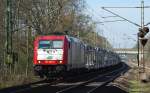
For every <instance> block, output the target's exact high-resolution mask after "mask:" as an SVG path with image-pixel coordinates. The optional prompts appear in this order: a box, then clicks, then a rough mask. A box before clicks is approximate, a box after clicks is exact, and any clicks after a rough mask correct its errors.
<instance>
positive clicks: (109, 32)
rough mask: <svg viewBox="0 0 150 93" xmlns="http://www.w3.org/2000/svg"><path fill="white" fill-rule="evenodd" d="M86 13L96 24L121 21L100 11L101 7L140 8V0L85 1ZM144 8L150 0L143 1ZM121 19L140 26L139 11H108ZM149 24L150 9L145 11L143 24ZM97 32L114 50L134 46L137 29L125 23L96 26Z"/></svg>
mask: <svg viewBox="0 0 150 93" xmlns="http://www.w3.org/2000/svg"><path fill="white" fill-rule="evenodd" d="M85 1H86V3H87V9H86V12H87V13H88V14H89V15H90V16H91V17H92V18H93V19H94V20H95V21H97V22H103V21H113V20H122V19H120V18H118V17H110V18H105V19H104V18H102V17H106V16H114V15H112V14H111V13H108V12H106V11H104V10H103V9H101V7H111V6H115V7H120V6H127V7H128V6H133V7H134V6H140V4H141V0H85ZM145 6H150V0H145ZM109 10H111V11H113V12H115V13H117V14H119V15H121V16H122V17H125V18H127V19H128V20H131V21H133V22H135V23H137V24H139V25H140V21H141V20H140V18H141V16H140V9H137V8H136V9H131V8H130V9H129V8H127V9H119V8H116V9H109ZM148 22H150V8H149V9H145V24H146V23H148ZM97 32H98V33H100V34H103V35H104V36H105V37H106V38H107V39H108V40H109V41H110V43H111V44H112V45H113V47H115V48H119V47H120V48H131V47H133V46H134V45H135V44H136V41H135V40H136V35H135V34H137V32H138V27H137V26H135V25H133V24H131V23H128V22H126V21H121V22H119V21H118V22H111V23H104V25H102V24H97ZM129 38H130V39H129Z"/></svg>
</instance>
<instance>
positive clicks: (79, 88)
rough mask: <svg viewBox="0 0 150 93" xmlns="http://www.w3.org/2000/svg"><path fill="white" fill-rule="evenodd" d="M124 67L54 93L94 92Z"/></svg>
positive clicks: (112, 78)
mask: <svg viewBox="0 0 150 93" xmlns="http://www.w3.org/2000/svg"><path fill="white" fill-rule="evenodd" d="M124 68H125V67H122V68H120V69H118V70H114V71H112V72H108V73H105V74H102V75H98V76H97V77H94V78H92V79H90V80H87V81H84V82H81V83H79V84H77V85H73V86H71V87H67V88H65V89H63V90H59V91H57V92H56V93H94V92H95V91H96V90H97V89H98V88H100V87H103V86H104V85H106V84H108V83H109V82H111V81H113V80H114V79H115V78H117V77H118V76H120V75H121V74H122V73H123V72H125V71H123V72H122V71H121V70H123V69H124ZM120 71H121V72H120ZM116 73H117V74H116Z"/></svg>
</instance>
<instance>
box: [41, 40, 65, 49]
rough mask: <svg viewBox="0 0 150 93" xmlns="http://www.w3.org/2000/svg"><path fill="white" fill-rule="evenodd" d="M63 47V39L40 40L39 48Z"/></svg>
mask: <svg viewBox="0 0 150 93" xmlns="http://www.w3.org/2000/svg"><path fill="white" fill-rule="evenodd" d="M57 48H63V41H62V40H52V41H50V40H40V41H39V49H57Z"/></svg>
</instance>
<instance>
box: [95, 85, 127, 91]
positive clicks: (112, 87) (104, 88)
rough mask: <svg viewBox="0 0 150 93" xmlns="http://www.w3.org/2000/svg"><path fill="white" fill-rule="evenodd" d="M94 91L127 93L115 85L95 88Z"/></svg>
mask: <svg viewBox="0 0 150 93" xmlns="http://www.w3.org/2000/svg"><path fill="white" fill-rule="evenodd" d="M94 93H128V92H126V91H125V90H122V89H120V88H118V87H116V86H104V87H101V88H99V89H97V91H95V92H94Z"/></svg>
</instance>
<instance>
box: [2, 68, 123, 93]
mask: <svg viewBox="0 0 150 93" xmlns="http://www.w3.org/2000/svg"><path fill="white" fill-rule="evenodd" d="M121 69H122V68H120V69H118V70H115V71H112V72H109V71H111V70H112V69H109V70H108V71H104V72H103V73H102V72H90V73H86V74H83V75H78V76H72V77H70V78H66V79H64V80H61V79H60V80H55V81H53V80H48V81H47V80H44V81H39V82H36V83H32V84H28V85H26V87H20V89H19V88H12V89H8V90H6V91H0V93H43V92H44V93H50V92H51V93H70V92H71V93H73V92H72V91H75V92H74V93H77V92H78V91H80V92H79V93H92V91H94V90H96V89H97V88H99V87H100V86H102V85H105V84H106V82H109V80H110V78H112V79H113V77H114V76H116V77H117V75H115V73H117V71H121ZM120 74H121V73H119V72H118V75H120ZM114 78H115V77H114ZM78 88H79V89H78ZM80 89H82V90H80ZM47 90H49V91H48V92H47ZM81 91H83V92H81Z"/></svg>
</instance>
